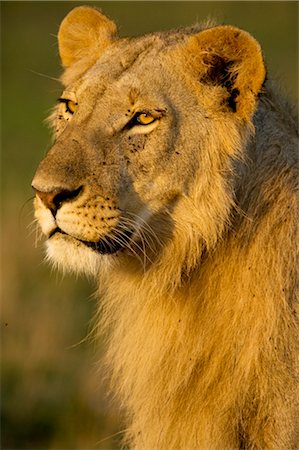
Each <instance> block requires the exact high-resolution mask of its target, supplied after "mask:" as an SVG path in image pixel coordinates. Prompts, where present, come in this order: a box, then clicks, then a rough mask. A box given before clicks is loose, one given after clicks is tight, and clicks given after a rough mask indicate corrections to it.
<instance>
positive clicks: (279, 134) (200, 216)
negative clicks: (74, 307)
mask: <svg viewBox="0 0 299 450" xmlns="http://www.w3.org/2000/svg"><path fill="white" fill-rule="evenodd" d="M58 38H59V50H60V55H61V59H62V63H63V65H64V66H65V72H64V75H63V78H62V80H63V83H64V85H65V86H66V88H65V91H64V93H63V96H62V97H63V100H62V102H61V103H60V105H59V106H58V107H57V108H56V111H55V113H54V115H53V117H52V120H53V121H54V123H55V127H56V141H55V143H54V145H53V147H52V148H51V150H50V151H49V152H48V154H47V156H46V157H45V159H44V160H43V161H42V162H41V164H40V166H39V168H38V170H37V173H36V175H35V178H34V181H33V186H34V187H35V189H36V190H37V195H36V200H35V207H36V217H37V218H38V220H39V223H40V225H41V227H42V230H43V232H44V233H45V234H46V236H47V237H48V240H47V248H48V255H49V257H50V258H51V259H52V260H53V261H54V262H56V263H58V264H59V265H61V266H62V267H64V268H70V269H72V270H75V271H85V272H91V273H94V274H96V275H97V276H99V286H100V292H101V307H100V314H99V325H98V328H99V331H100V332H101V333H102V332H103V331H104V330H106V331H107V335H108V336H109V344H108V351H107V363H108V366H109V368H110V370H111V379H112V385H113V389H114V390H115V392H116V394H117V395H118V397H119V399H120V402H121V404H122V406H123V408H124V411H125V415H126V420H127V432H126V442H128V443H129V446H130V447H131V448H134V449H136V450H154V449H155V450H158V449H159V450H177V449H184V450H185V449H186V450H195V449H203V450H214V449H215V450H216V449H217V450H222V449H273V450H287V449H289V450H291V449H295V448H296V446H297V445H298V359H297V356H298V353H297V352H298V323H297V319H296V317H295V307H296V304H295V281H296V273H295V272H296V271H295V267H296V254H295V241H296V218H297V216H296V193H295V192H296V190H295V186H296V180H297V174H296V171H295V165H296V142H297V141H296V139H297V131H296V123H295V119H294V118H293V117H292V113H291V111H290V108H289V106H288V105H287V104H286V103H285V102H284V101H283V100H282V99H280V97H279V95H278V94H277V93H274V94H273V93H272V91H271V89H270V87H269V86H267V85H265V83H264V80H265V67H264V62H263V58H262V53H261V49H260V46H259V44H258V43H257V42H256V41H255V39H254V38H252V37H251V36H250V35H249V34H248V33H246V32H244V31H242V30H239V29H237V28H234V27H231V26H219V27H212V28H209V27H207V28H202V29H201V28H200V27H198V26H195V27H193V28H189V29H184V30H176V31H173V32H167V33H154V34H151V35H148V36H144V37H141V38H134V39H118V38H117V35H116V27H115V25H114V23H113V22H111V21H110V20H109V19H107V18H106V17H105V16H103V15H102V14H101V13H100V12H99V11H97V10H95V9H92V8H88V7H79V8H75V9H74V10H73V11H71V12H70V13H69V14H68V16H67V17H66V18H65V19H64V21H63V22H62V24H61V27H60V30H59V35H58ZM69 102H72V103H69ZM74 105H75V106H74ZM71 109H74V110H75V112H74V111H72V110H71ZM73 112H74V114H73ZM140 114H143V116H144V117H145V118H146V120H148V118H149V120H150V121H151V123H149V124H146V125H142V124H141V123H140V118H141V116H140ZM129 231H130V232H131V231H132V233H133V234H131V235H130V236H129V237H128V235H126V233H127V232H129ZM111 239H112V240H111ZM83 241H84V242H83ZM117 246H118V247H117Z"/></svg>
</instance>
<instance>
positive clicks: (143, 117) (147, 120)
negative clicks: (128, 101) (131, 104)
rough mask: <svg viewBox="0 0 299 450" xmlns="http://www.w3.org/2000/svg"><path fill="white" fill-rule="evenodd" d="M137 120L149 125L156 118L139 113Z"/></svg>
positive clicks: (141, 123)
mask: <svg viewBox="0 0 299 450" xmlns="http://www.w3.org/2000/svg"><path fill="white" fill-rule="evenodd" d="M136 120H137V122H138V123H139V124H140V125H149V124H150V123H152V122H154V121H155V120H156V119H155V118H154V117H153V116H151V115H150V114H147V113H140V114H138V115H137V117H136Z"/></svg>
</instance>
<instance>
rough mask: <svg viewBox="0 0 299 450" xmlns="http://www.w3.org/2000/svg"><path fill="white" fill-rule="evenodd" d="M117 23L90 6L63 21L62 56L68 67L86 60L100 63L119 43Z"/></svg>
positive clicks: (60, 32)
mask: <svg viewBox="0 0 299 450" xmlns="http://www.w3.org/2000/svg"><path fill="white" fill-rule="evenodd" d="M116 36H117V29H116V25H115V23H114V22H112V21H111V20H110V19H108V18H107V17H106V16H104V15H103V14H102V13H101V12H100V11H99V10H97V9H95V8H91V7H88V6H78V7H77V8H74V9H73V10H72V11H71V12H70V13H69V14H68V15H67V16H66V17H65V18H64V19H63V21H62V23H61V25H60V28H59V32H58V46H59V54H60V57H61V61H62V64H63V65H64V67H70V66H72V65H73V64H75V63H76V62H78V61H81V60H83V59H86V60H87V59H90V60H91V61H92V62H94V61H96V59H98V57H99V56H100V54H101V52H102V51H103V50H104V49H105V48H106V47H108V46H109V45H110V44H111V42H112V41H113V40H114V39H116Z"/></svg>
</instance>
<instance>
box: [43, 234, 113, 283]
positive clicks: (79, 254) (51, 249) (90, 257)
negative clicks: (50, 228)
mask: <svg viewBox="0 0 299 450" xmlns="http://www.w3.org/2000/svg"><path fill="white" fill-rule="evenodd" d="M46 247H47V259H49V260H50V261H51V262H52V263H53V264H54V265H55V266H58V267H59V269H62V270H63V271H70V272H75V273H80V274H82V273H84V274H86V275H91V276H97V275H98V273H99V270H100V267H101V266H103V265H107V263H108V261H107V260H108V259H112V258H111V256H110V257H109V256H106V255H100V254H98V253H96V252H95V251H94V250H92V249H91V248H88V247H87V246H86V245H85V244H84V243H82V242H80V241H78V240H77V239H75V238H73V237H71V236H69V235H66V234H61V233H55V235H53V236H52V237H51V238H50V239H48V240H47V241H46Z"/></svg>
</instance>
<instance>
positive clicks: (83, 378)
mask: <svg viewBox="0 0 299 450" xmlns="http://www.w3.org/2000/svg"><path fill="white" fill-rule="evenodd" d="M83 3H85V2H72V1H70V2H63V1H59V2H58V1H53V2H38V1H34V2H11V1H9V2H3V1H2V2H1V49H2V53H1V54H2V57H1V63H2V66H1V67H2V122H1V123H2V133H1V137H2V153H1V155H2V163H1V168H2V179H1V188H2V228H1V229H2V234H1V240H2V242H1V248H2V283H1V284H2V302H1V333H2V339H1V343H2V351H1V356H2V374H1V380H2V398H1V406H2V412H1V420H2V425H1V448H2V449H40V450H44V449H53V450H62V449H69V450H70V449H81V450H89V449H107V450H108V449H116V448H118V436H119V434H117V435H116V436H115V437H112V435H113V434H115V433H117V432H118V431H120V430H121V428H122V425H121V422H120V420H119V417H118V415H117V412H116V411H117V407H116V406H115V405H113V404H112V402H111V399H109V397H108V396H107V394H106V386H105V379H104V374H103V371H102V370H101V364H100V363H99V361H100V355H101V347H102V345H101V342H99V343H97V344H95V343H94V342H93V341H92V339H90V338H88V334H89V332H90V330H91V327H92V322H91V321H92V317H93V315H94V312H95V309H96V303H97V300H96V298H95V296H93V293H94V292H95V284H93V283H92V282H88V281H86V280H78V279H76V278H75V277H71V276H64V277H63V276H62V275H61V274H57V273H55V272H53V270H51V269H50V268H49V267H48V266H47V264H46V263H44V262H43V248H42V242H38V243H36V242H35V241H36V239H35V232H34V227H32V226H31V225H30V224H31V223H32V220H33V214H32V201H31V200H32V191H31V188H30V184H31V178H32V176H33V173H34V170H35V168H36V166H37V164H38V161H39V160H40V159H41V157H42V156H43V154H44V153H45V151H46V149H47V148H48V147H49V145H50V140H51V139H50V133H49V131H48V130H47V127H46V125H45V124H44V119H45V118H46V117H47V114H48V112H49V110H50V108H51V107H52V106H53V104H54V103H55V100H56V99H57V98H58V97H59V95H60V86H59V83H58V82H57V81H56V80H55V78H57V77H59V75H60V73H61V69H60V65H59V64H60V63H59V58H58V52H57V45H56V37H55V36H56V34H57V30H58V26H59V23H60V22H61V20H62V19H63V17H64V15H65V14H66V13H67V12H68V11H69V10H71V9H72V8H73V7H74V6H78V5H79V4H83ZM88 4H90V5H95V6H98V7H100V8H101V9H102V10H103V11H104V12H106V13H107V14H108V15H109V16H110V17H111V18H113V19H114V20H116V22H117V23H118V25H119V30H120V34H121V35H122V36H124V35H137V34H141V33H144V32H149V31H154V30H158V29H167V28H171V27H177V26H182V25H188V24H192V23H194V22H195V21H201V20H204V19H205V18H207V17H212V18H215V19H216V20H217V21H218V22H220V23H230V24H234V25H237V26H239V27H241V28H244V29H246V30H247V31H249V32H251V33H252V34H253V35H254V36H255V37H256V38H257V39H258V40H259V41H260V43H261V44H262V47H263V50H264V54H265V59H266V62H267V66H268V72H269V75H268V76H269V78H273V77H274V78H276V79H278V81H279V83H280V84H281V85H282V86H284V89H285V91H286V92H287V94H288V95H289V97H290V98H291V99H292V100H294V101H297V98H298V91H297V81H298V57H297V55H298V47H297V46H298V44H297V43H298V27H297V18H298V3H297V2H271V1H268V2H230V1H228V2H158V1H157V2H111V1H110V2H93V3H90V2H89V3H88Z"/></svg>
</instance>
